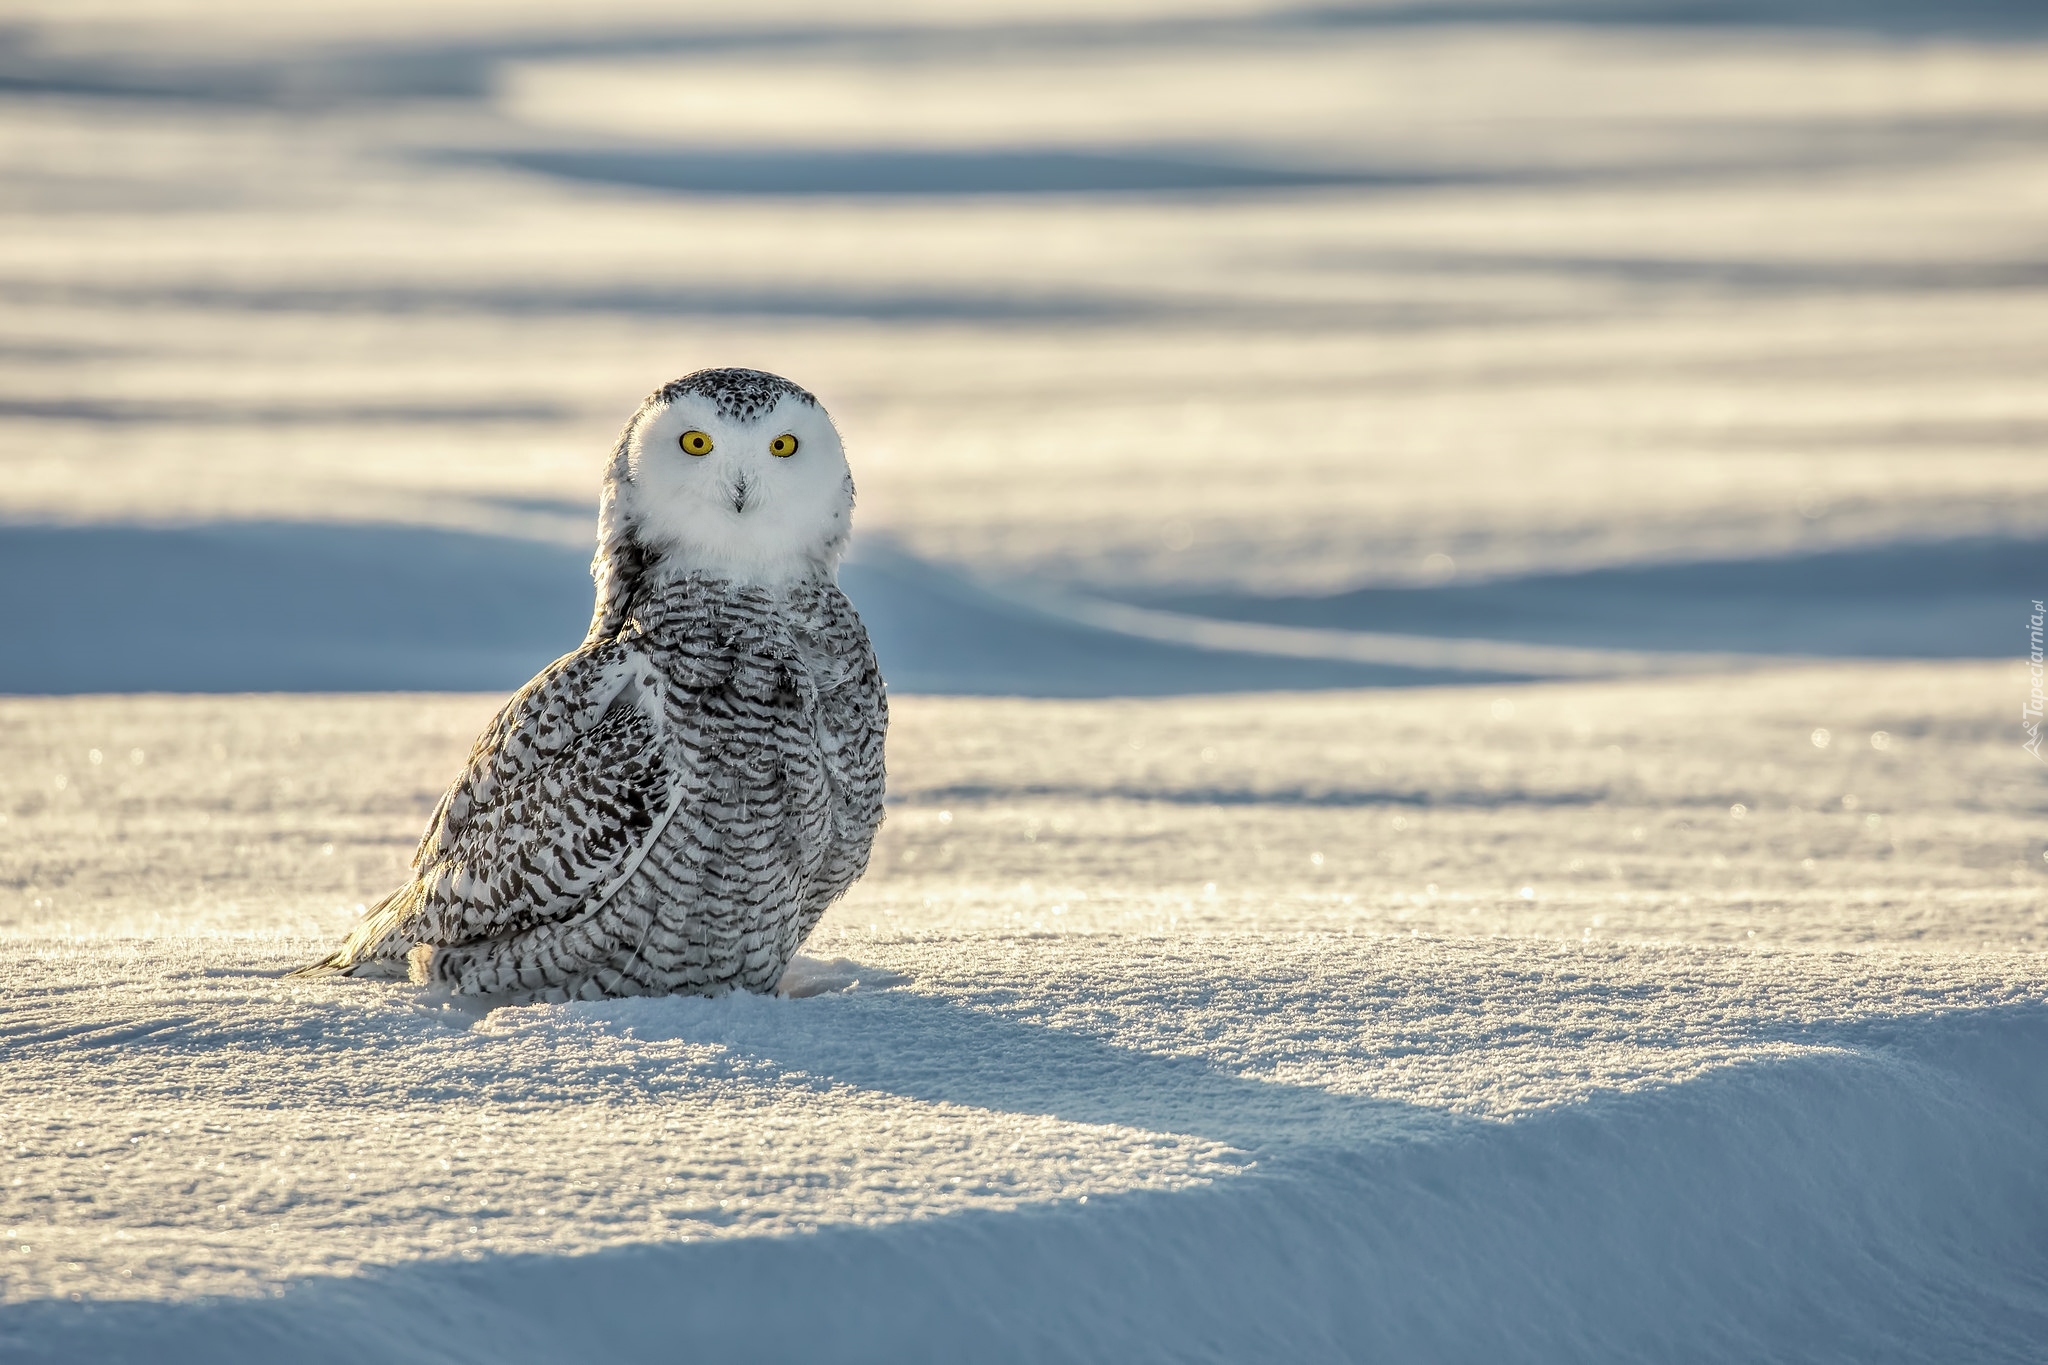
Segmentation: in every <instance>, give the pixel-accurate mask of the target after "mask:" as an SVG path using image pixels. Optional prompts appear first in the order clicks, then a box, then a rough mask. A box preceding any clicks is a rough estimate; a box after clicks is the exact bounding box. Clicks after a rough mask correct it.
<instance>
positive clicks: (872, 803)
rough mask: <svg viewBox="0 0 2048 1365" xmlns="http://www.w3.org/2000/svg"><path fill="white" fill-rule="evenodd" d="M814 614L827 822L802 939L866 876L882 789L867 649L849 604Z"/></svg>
mask: <svg viewBox="0 0 2048 1365" xmlns="http://www.w3.org/2000/svg"><path fill="white" fill-rule="evenodd" d="M821 606H822V611H821V615H822V617H823V631H824V635H825V637H826V639H827V641H828V647H829V650H830V653H831V655H832V657H833V658H834V660H835V661H836V665H837V666H836V667H835V668H833V669H832V670H830V672H829V673H828V674H826V675H825V676H824V677H821V679H820V686H819V696H818V712H817V733H816V744H817V750H818V757H819V761H820V766H821V767H822V768H823V774H822V775H823V777H824V781H825V786H826V789H827V791H828V792H829V798H830V811H831V821H830V833H829V835H828V837H827V839H826V841H825V843H824V847H823V848H821V849H820V850H819V866H818V868H817V871H816V872H815V873H814V874H813V876H812V877H811V879H810V883H809V886H808V887H807V894H806V898H805V901H806V903H805V906H804V912H805V913H804V918H805V925H804V932H805V933H809V932H810V928H811V926H812V925H815V924H816V923H817V922H818V919H819V918H820V917H821V916H822V915H823V914H824V913H825V911H826V909H827V908H829V907H830V906H831V904H832V902H833V901H835V900H837V899H838V898H839V897H840V896H841V895H842V894H844V892H845V891H846V889H847V888H848V887H850V886H852V885H853V883H854V882H856V881H858V880H859V879H860V876H861V874H862V873H863V872H865V871H866V870H867V865H868V852H869V850H870V848H871V847H872V846H873V844H874V839H875V832H876V830H877V829H879V828H880V827H881V823H882V796H883V789H884V787H885V786H886V783H887V773H886V769H885V766H884V759H883V741H884V740H885V739H886V737H887V734H888V729H889V697H888V692H887V690H886V689H885V688H884V687H883V684H882V671H881V669H880V667H879V666H877V664H876V662H875V651H874V647H873V646H872V645H871V644H870V643H869V642H868V634H867V631H866V629H865V628H864V627H863V626H862V625H861V621H860V617H859V616H858V615H857V614H855V612H854V609H853V604H852V603H851V602H848V601H847V600H846V597H845V595H844V594H842V593H841V592H839V590H838V589H837V588H833V589H831V590H830V591H829V592H828V593H827V594H825V597H824V600H823V602H822V603H821Z"/></svg>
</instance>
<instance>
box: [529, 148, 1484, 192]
mask: <svg viewBox="0 0 2048 1365" xmlns="http://www.w3.org/2000/svg"><path fill="white" fill-rule="evenodd" d="M491 159H492V160H494V161H497V162H499V163H500V164H503V165H507V166H516V167H518V168H519V169H521V170H528V171H537V172H539V173H541V174H543V175H551V176H555V177H557V178H559V179H565V180H585V181H597V182H600V183H604V184H611V185H633V186H637V187H639V188H642V189H654V190H666V191H670V192H676V193H690V194H778V195H808V194H1106V193H1142V192H1154V193H1157V192H1162V191H1176V190H1178V191H1203V190H1260V189H1281V188H1294V187H1301V186H1312V185H1351V186H1368V185H1384V186H1402V185H1423V184H1437V183H1440V182H1442V181H1443V180H1445V179H1447V178H1448V177H1446V176H1443V175H1433V174H1429V173H1426V172H1413V173H1398V172H1353V171H1319V170H1309V169H1301V168H1290V167H1284V166H1258V165H1251V164H1247V163H1244V162H1234V161H1226V160H1218V159H1206V158H1199V157H1195V156H1169V155H1146V154H1142V153H1135V152H1124V153H1118V152H1080V151H1064V150H1055V149H1037V148H1016V149H997V148H992V149H989V150H985V151H927V150H918V149H901V150H898V149H893V148H874V149H857V150H852V151H777V150H773V149H768V148H762V149H754V150H745V151H729V152H720V151H666V150H651V149H650V150H616V149H591V150H587V151H531V152H505V153H501V154H498V155H496V156H494V157H492V158H491Z"/></svg>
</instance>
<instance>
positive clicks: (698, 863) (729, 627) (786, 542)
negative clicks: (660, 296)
mask: <svg viewBox="0 0 2048 1365" xmlns="http://www.w3.org/2000/svg"><path fill="white" fill-rule="evenodd" d="M852 511H853V476H852V474H851V473H850V471H849V470H848V469H847V464H846V455H845V452H844V450H843V449H842V447H841V445H840V440H839V433H838V431H837V429H836V428H835V427H834V426H833V424H832V419H831V418H830V417H829V416H827V415H826V413H825V410H824V408H823V407H822V406H820V405H819V403H818V400H817V399H816V398H814V397H812V396H811V394H810V393H808V392H806V391H805V390H804V389H801V388H799V387H798V386H796V385H795V384H792V383H790V382H789V381H788V380H786V379H781V378H778V377H777V376H775V375H772V374H764V373H762V372H760V371H758V370H740V369H726V370H699V371H698V372H696V373H695V374H690V375H685V376H684V377H683V378H681V379H678V380H676V381H675V382H674V383H671V384H667V385H665V386H663V387H662V388H660V389H658V390H656V391H655V392H654V393H653V394H652V395H651V396H650V397H649V398H648V399H647V401H646V402H645V403H643V404H641V406H640V410H639V411H638V412H636V413H634V415H633V418H632V420H631V421H629V422H627V423H626V429H625V431H624V433H623V434H622V435H621V436H620V437H619V442H618V446H617V448H616V449H615V450H614V451H613V454H612V459H611V464H610V467H609V469H608V470H607V471H606V474H605V481H604V493H603V498H602V500H601V502H600V504H599V511H598V548H597V557H596V558H595V559H594V560H593V561H592V564H591V575H592V577H593V578H595V579H596V581H597V608H596V611H595V612H594V613H593V615H592V617H591V622H590V633H589V634H588V635H587V636H586V637H585V638H584V641H583V644H582V646H581V647H580V648H578V649H577V650H576V651H575V652H574V653H571V654H568V655H565V656H564V657H562V658H560V659H558V660H556V661H555V662H554V663H553V664H550V665H549V666H548V667H547V668H546V669H544V670H543V671H542V672H541V674H540V676H538V677H536V678H535V679H534V680H533V681H532V682H530V683H528V684H527V685H526V686H525V687H523V688H521V689H520V690H519V692H518V693H517V694H516V695H514V696H513V698H512V700H511V701H509V702H507V703H506V704H505V707H504V709H503V710H501V711H499V712H498V714H497V717H496V718H495V719H494V720H492V722H491V723H490V725H489V726H488V727H486V728H485V730H484V732H483V735H482V736H481V737H480V738H479V739H478V740H477V743H476V748H475V750H474V751H473V752H472V753H471V755H470V759H469V765H468V767H467V768H466V769H465V770H464V772H463V773H462V775H461V776H460V777H458V778H457V779H456V780H455V784H454V785H453V786H452V787H450V788H449V789H448V793H447V795H445V796H443V797H442V798H441V804H440V806H439V807H438V808H437V809H436V810H435V812H434V815H433V818H432V820H430V821H429V822H428V825H427V832H426V836H425V837H424V838H423V839H422V840H421V841H420V846H419V851H418V852H417V853H416V854H414V856H413V862H412V867H413V875H412V880H410V881H408V882H407V883H406V884H405V885H404V886H402V887H400V888H399V889H398V890H397V891H394V892H393V893H392V894H391V895H389V896H387V897H385V898H384V899H383V900H382V901H380V902H379V903H378V904H377V905H376V907H375V908H374V909H373V910H372V911H371V912H370V913H369V914H368V915H367V916H366V917H365V918H364V919H363V920H362V922H361V923H360V924H358V925H357V926H356V928H355V930H354V932H352V933H351V934H350V935H349V936H348V939H347V941H346V942H344V943H343V944H342V946H341V947H340V949H339V950H337V951H336V952H335V953H334V954H333V955H332V956H330V957H328V958H326V959H324V960H323V961H321V962H317V963H314V964H312V965H311V966H308V967H305V968H302V969H301V971H302V972H304V973H307V974H324V973H330V972H344V973H348V974H350V975H381V976H399V975H409V976H410V977H411V979H412V980H414V981H416V982H419V983H422V984H429V985H436V986H440V987H442V988H444V989H447V990H450V991H453V992H455V993H457V994H461V995H485V996H502V997H509V998H511V999H514V1000H562V999H592V998H599V997H605V996H619V995H666V994H673V993H685V994H702V995H716V994H722V993H723V992H725V991H728V990H732V989H735V988H739V989H745V990H750V991H768V990H772V989H774V987H775V985H776V982H777V980H778V979H779V978H780V977H781V975H782V972H783V969H784V968H785V967H786V966H788V964H789V960H790V958H791V957H792V956H794V955H795V953H796V950H797V948H798V946H799V945H801V944H802V943H803V941H804V939H805V938H806V937H807V936H808V935H809V934H810V932H811V930H812V928H813V927H815V926H816V925H817V923H818V918H819V916H821V915H823V914H824V913H825V908H826V907H827V906H829V905H830V904H831V903H832V902H833V901H834V900H836V899H837V898H838V897H839V895H840V894H841V893H842V892H844V891H845V890H846V888H847V887H848V886H850V885H852V884H853V882H854V880H855V879H856V878H857V877H859V876H860V875H861V873H862V871H864V870H865V869H866V867H867V861H868V849H869V846H870V845H871V844H872V843H873V842H874V837H875V830H876V828H877V827H878V826H879V825H880V824H881V821H882V784H883V770H882V740H883V734H884V732H885V730H886V729H887V726H888V702H887V699H886V697H885V695H884V693H883V689H882V678H881V674H880V672H879V670H878V669H877V668H876V666H875V656H874V651H873V650H872V649H871V648H870V647H869V645H868V637H867V632H866V631H865V630H864V629H863V628H862V627H861V623H860V618H859V617H858V616H856V615H855V614H854V610H853V605H852V604H851V603H850V602H848V601H847V600H846V597H845V595H844V594H842V593H841V592H840V591H839V586H838V583H837V582H836V572H837V568H838V561H839V556H840V553H841V551H842V550H843V549H844V548H845V545H846V538H847V532H848V529H849V525H850V517H851V515H852Z"/></svg>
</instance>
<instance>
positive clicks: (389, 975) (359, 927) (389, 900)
mask: <svg viewBox="0 0 2048 1365" xmlns="http://www.w3.org/2000/svg"><path fill="white" fill-rule="evenodd" d="M409 889H410V888H409V887H404V886H401V887H400V888H398V890H396V891H393V892H392V893H391V894H390V895H388V896H386V897H385V898H384V899H383V900H380V901H378V902H377V903H376V904H375V905H373V906H371V907H370V908H369V909H368V910H367V911H365V912H364V914H363V917H362V919H360V920H359V921H357V923H356V927H355V928H354V929H353V930H352V931H351V932H350V933H349V936H348V937H347V938H346V939H344V940H343V941H342V944H341V946H340V947H339V948H336V949H335V950H334V951H333V952H331V953H329V954H328V955H327V956H326V957H323V958H321V959H320V960H319V961H318V962H308V963H307V964H306V965H305V966H303V967H294V968H293V969H292V970H291V971H289V972H286V973H285V975H286V976H305V977H317V976H363V977H371V978H373V979H390V980H394V981H403V980H405V978H406V973H407V970H408V964H407V962H406V959H405V956H404V954H403V953H402V952H401V953H400V954H399V955H398V956H397V957H395V958H394V957H392V956H390V955H389V954H388V953H385V952H381V951H379V950H380V949H382V948H384V947H385V940H386V939H387V937H388V929H389V927H390V926H389V925H387V924H386V923H385V922H384V921H386V920H387V919H390V918H392V910H393V907H394V904H395V903H396V902H397V900H398V898H399V897H400V896H401V895H403V894H404V893H405V892H406V891H407V890H409ZM402 946H403V947H407V948H409V947H410V946H411V945H410V944H406V945H402Z"/></svg>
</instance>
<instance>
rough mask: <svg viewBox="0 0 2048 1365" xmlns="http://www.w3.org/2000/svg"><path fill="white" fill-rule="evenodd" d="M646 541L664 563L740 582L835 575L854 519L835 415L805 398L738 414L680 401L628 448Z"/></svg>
mask: <svg viewBox="0 0 2048 1365" xmlns="http://www.w3.org/2000/svg"><path fill="white" fill-rule="evenodd" d="M626 456H627V465H626V473H627V477H628V479H629V481H630V484H631V499H632V507H631V517H632V520H633V523H634V531H635V538H636V539H638V540H639V541H640V542H641V544H642V545H644V546H645V547H646V548H647V549H649V550H651V551H654V552H655V553H656V555H658V556H659V558H660V560H661V562H662V563H663V564H664V565H667V566H669V567H671V568H672V569H675V570H679V571H683V572H690V571H697V570H703V571H708V572H712V573H716V574H718V575H720V576H721V577H726V578H731V579H733V580H735V581H737V582H744V583H762V584H774V583H781V582H788V581H791V580H793V579H796V578H800V577H803V576H805V575H807V574H811V573H815V572H817V570H818V569H819V568H821V567H822V568H826V569H828V570H829V569H830V568H831V567H832V566H833V564H834V563H835V562H836V560H837V559H838V556H839V552H840V550H841V549H842V548H843V547H844V545H845V542H846V537H847V533H848V531H849V530H850V528H851V524H852V515H853V476H852V474H851V472H850V471H849V470H848V468H847V465H846V452H845V450H844V449H843V448H842V447H841V445H840V442H839V432H838V430H837V429H836V428H835V427H834V426H833V425H832V419H831V417H829V416H828V415H826V412H825V409H824V408H823V407H821V406H819V405H818V404H817V403H815V402H812V401H810V400H809V399H808V398H807V397H806V396H802V395H801V393H800V391H799V392H798V393H793V394H785V395H781V396H778V397H776V398H775V399H774V401H773V402H772V403H771V404H765V405H757V406H752V407H749V408H740V409H737V410H736V409H735V406H734V404H732V403H731V402H729V401H728V402H724V403H721V402H720V401H718V396H717V395H715V394H713V395H704V394H698V393H689V392H685V393H680V394H677V395H676V396H675V397H673V398H672V399H670V400H669V401H667V402H666V403H658V402H657V403H651V404H650V405H649V406H648V408H647V409H646V410H645V411H644V412H643V413H642V414H641V416H640V419H639V421H638V422H637V423H636V424H635V426H634V429H633V432H632V434H631V435H630V437H629V438H628V440H627V448H626Z"/></svg>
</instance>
